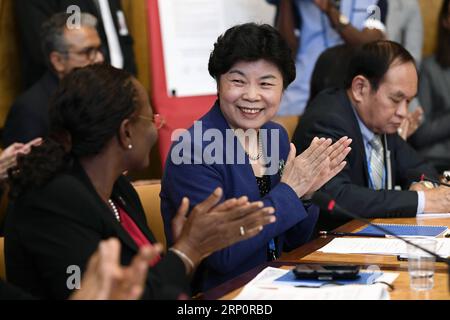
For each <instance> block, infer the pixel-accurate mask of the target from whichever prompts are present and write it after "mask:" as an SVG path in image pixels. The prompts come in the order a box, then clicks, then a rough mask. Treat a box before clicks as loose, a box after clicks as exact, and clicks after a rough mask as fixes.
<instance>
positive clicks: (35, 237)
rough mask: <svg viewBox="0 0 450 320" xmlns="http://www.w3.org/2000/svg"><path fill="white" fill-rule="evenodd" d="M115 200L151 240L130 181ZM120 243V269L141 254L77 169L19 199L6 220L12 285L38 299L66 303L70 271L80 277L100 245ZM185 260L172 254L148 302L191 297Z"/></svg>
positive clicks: (150, 287)
mask: <svg viewBox="0 0 450 320" xmlns="http://www.w3.org/2000/svg"><path fill="white" fill-rule="evenodd" d="M112 198H113V199H115V200H116V201H120V202H121V203H122V205H123V207H124V209H125V210H126V211H127V213H128V214H129V215H130V217H131V218H132V219H133V220H134V222H135V223H136V224H137V226H138V227H139V228H140V230H141V231H142V232H143V233H144V234H145V235H146V236H147V238H148V239H149V240H150V241H151V242H152V243H155V238H154V236H153V234H152V233H151V231H150V230H149V229H148V227H147V222H146V219H145V214H144V210H143V208H142V206H141V203H140V201H139V198H138V195H137V193H136V192H135V190H134V189H133V187H132V186H131V184H130V183H129V182H128V181H127V179H126V178H125V177H120V178H119V179H118V180H117V182H116V184H115V185H114V189H113V194H112ZM111 237H116V238H118V239H119V240H120V243H121V263H122V264H124V265H128V264H129V263H130V262H131V260H132V258H133V256H134V255H135V254H136V253H137V251H138V248H137V246H136V244H135V242H134V241H133V239H132V238H131V237H130V235H129V234H128V233H127V232H126V231H125V230H124V229H123V228H122V226H121V225H120V223H119V222H118V221H117V220H116V218H115V217H114V215H113V214H112V212H111V211H110V209H109V208H108V206H107V205H106V204H105V203H104V202H103V201H102V200H101V199H100V197H99V196H98V194H97V193H96V191H95V189H94V187H93V186H92V184H91V182H90V180H89V178H88V176H87V175H86V173H85V172H84V170H83V169H82V167H81V166H80V165H78V164H75V165H74V166H73V169H71V170H70V171H69V172H67V173H62V174H59V175H57V176H56V177H55V178H54V179H52V180H51V181H50V182H49V183H48V184H46V185H45V186H44V187H42V188H38V189H35V190H31V191H29V192H26V193H25V194H24V195H23V196H21V197H20V198H18V199H17V200H16V201H15V203H14V204H13V206H12V207H11V210H10V211H9V213H8V215H7V217H6V225H5V258H6V259H5V260H6V275H7V279H8V281H9V282H11V283H12V284H14V285H16V286H18V287H20V288H22V289H23V290H24V291H26V292H28V293H30V294H31V295H33V296H34V297H37V298H50V299H65V298H67V297H68V296H69V294H70V293H71V290H70V289H68V286H67V281H69V283H72V282H71V279H72V278H70V279H69V277H70V276H71V275H73V274H74V273H73V271H72V273H68V272H67V270H68V267H69V266H78V267H80V269H81V271H83V270H84V269H85V267H86V263H87V261H88V259H89V258H90V256H91V255H92V254H93V252H94V251H95V250H96V248H97V246H98V244H99V242H100V241H101V240H104V239H108V238H111ZM185 274H186V272H185V267H184V264H183V262H182V261H181V259H180V258H179V257H178V256H177V255H175V254H173V253H172V252H171V251H169V252H168V254H167V255H166V256H165V257H164V258H163V259H162V260H161V261H160V262H159V263H158V264H157V265H156V266H154V267H153V268H151V269H150V271H149V273H148V277H147V285H146V290H145V292H144V296H143V298H146V299H159V298H163V299H167V298H176V297H177V295H178V294H179V293H181V292H188V287H189V284H188V279H187V277H186V275H185Z"/></svg>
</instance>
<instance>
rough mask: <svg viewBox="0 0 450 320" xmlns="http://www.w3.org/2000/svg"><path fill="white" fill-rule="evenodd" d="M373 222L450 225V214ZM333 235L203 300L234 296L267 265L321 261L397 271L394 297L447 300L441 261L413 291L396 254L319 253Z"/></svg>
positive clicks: (348, 228)
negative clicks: (430, 282)
mask: <svg viewBox="0 0 450 320" xmlns="http://www.w3.org/2000/svg"><path fill="white" fill-rule="evenodd" d="M372 222H374V223H395V224H417V225H446V226H448V227H449V228H450V217H448V216H444V217H442V218H441V217H433V218H430V219H426V218H421V217H419V218H401V219H373V220H372ZM364 227H365V224H364V223H362V222H359V221H356V220H354V221H351V222H349V223H347V224H345V225H343V226H341V227H339V228H338V229H336V230H335V231H339V232H356V231H359V230H361V229H362V228H364ZM333 238H334V237H333V236H327V237H319V238H316V239H314V240H312V241H310V242H308V243H307V244H305V245H303V246H301V247H299V248H297V249H295V250H293V251H291V252H289V253H284V254H283V255H282V256H281V257H280V258H279V259H278V260H276V261H272V262H268V263H265V264H263V265H260V266H258V267H256V268H254V269H252V270H250V271H248V272H247V273H244V274H242V275H241V276H239V277H237V278H235V279H232V280H230V281H228V282H226V283H224V284H222V285H220V286H218V287H216V288H214V289H211V290H209V291H207V292H205V294H204V295H203V297H202V298H203V299H225V300H228V299H233V298H234V297H236V296H237V295H238V294H239V292H240V291H241V290H242V287H243V286H244V285H245V284H246V283H248V282H249V281H250V280H252V279H253V278H254V277H255V276H256V275H257V274H258V273H259V272H260V271H262V270H263V269H264V268H265V267H267V266H272V267H281V268H292V267H293V266H294V265H295V264H297V263H321V264H336V263H339V264H357V265H361V266H362V267H363V268H367V267H370V266H374V265H376V266H378V267H379V268H380V269H381V270H382V271H386V272H395V273H399V277H398V278H397V279H396V280H395V282H394V283H393V285H394V289H393V290H390V291H389V292H390V296H391V299H393V300H416V299H436V300H437V299H439V300H441V299H444V300H450V293H449V288H448V273H447V272H448V271H447V265H446V264H444V263H436V268H435V278H434V279H435V285H434V288H433V289H432V290H429V291H425V292H424V291H415V290H411V289H410V287H409V275H408V262H407V261H406V262H405V261H398V260H397V257H394V256H386V255H365V254H330V253H323V252H318V251H317V250H318V249H320V248H321V247H323V246H325V245H326V244H327V243H329V242H330V241H331V240H333Z"/></svg>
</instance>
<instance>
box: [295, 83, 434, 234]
mask: <svg viewBox="0 0 450 320" xmlns="http://www.w3.org/2000/svg"><path fill="white" fill-rule="evenodd" d="M315 136H319V137H326V138H331V139H333V141H336V140H338V139H339V138H341V137H343V136H348V137H350V138H352V139H353V142H352V145H351V147H352V151H351V152H350V154H349V155H348V157H347V162H348V165H347V166H346V167H345V168H344V170H343V171H342V172H341V173H339V174H338V175H337V176H336V177H334V178H333V179H331V180H330V181H329V182H328V183H327V184H326V185H325V186H324V187H323V191H325V192H327V193H329V194H331V195H332V196H333V197H334V198H335V199H336V201H337V203H338V204H340V205H341V206H342V207H344V208H346V209H348V210H351V211H352V212H355V213H357V214H359V215H360V216H362V217H366V218H388V217H390V218H393V217H413V216H415V215H416V212H417V201H418V200H417V198H418V196H417V193H416V192H412V191H395V190H382V191H374V190H372V189H369V173H368V169H367V162H366V152H365V149H364V144H363V137H362V134H361V130H360V128H359V124H358V121H357V118H356V116H355V113H354V112H353V109H352V106H351V103H350V100H349V98H348V96H347V94H346V92H345V90H338V89H328V90H325V91H323V92H321V93H320V94H319V95H318V96H317V98H316V99H314V100H313V101H312V103H311V105H310V106H308V107H307V108H306V110H305V113H304V114H303V115H302V117H301V118H300V123H299V124H298V127H297V129H296V130H295V133H294V138H293V142H294V144H295V145H296V147H297V150H298V152H301V151H303V150H305V149H306V148H307V147H308V146H309V144H310V143H311V140H312V139H313V138H314V137H315ZM386 138H387V146H386V145H385V146H384V148H385V150H386V147H387V149H388V150H390V154H391V166H392V171H391V172H392V186H396V185H400V186H401V187H402V188H403V189H407V188H408V187H409V185H410V184H411V182H413V181H411V179H412V177H411V172H412V171H416V170H417V172H422V173H425V174H428V175H430V176H436V172H435V171H434V169H433V168H431V167H430V166H429V165H427V164H426V163H425V162H424V161H423V159H422V158H421V157H420V156H419V155H418V154H417V153H416V152H415V151H414V150H413V149H412V148H411V147H410V146H409V145H408V144H407V143H406V142H405V141H404V140H403V139H401V138H400V136H399V135H397V134H390V135H387V136H386ZM385 154H386V152H385ZM385 163H387V159H385ZM386 180H387V179H386ZM345 221H348V219H343V218H342V217H332V216H330V214H329V213H321V215H320V218H319V224H318V226H319V228H325V229H331V228H333V227H336V226H338V225H339V224H343V223H344V222H345Z"/></svg>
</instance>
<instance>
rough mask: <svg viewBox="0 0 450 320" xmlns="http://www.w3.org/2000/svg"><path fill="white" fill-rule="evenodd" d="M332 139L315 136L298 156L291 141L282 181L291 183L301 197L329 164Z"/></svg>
mask: <svg viewBox="0 0 450 320" xmlns="http://www.w3.org/2000/svg"><path fill="white" fill-rule="evenodd" d="M331 142H332V141H331V139H325V138H320V139H319V138H317V137H315V138H314V139H313V140H312V142H311V144H310V146H309V147H308V149H306V150H305V151H303V152H302V153H301V154H300V155H298V156H297V157H296V156H295V154H296V149H295V146H294V145H293V144H292V143H291V150H290V152H289V155H288V158H287V161H286V166H285V167H284V171H283V176H282V177H281V182H283V183H286V184H287V185H289V186H290V187H291V188H292V189H293V190H294V192H295V193H296V194H297V196H298V197H299V198H301V197H303V196H304V195H305V194H306V193H307V192H308V191H309V190H310V189H311V187H312V186H313V184H314V182H315V181H316V178H317V177H318V176H319V175H320V173H321V172H322V170H324V169H325V168H326V167H327V166H329V161H330V160H329V158H328V156H329V155H330V153H331V150H330V148H329V147H330V146H331Z"/></svg>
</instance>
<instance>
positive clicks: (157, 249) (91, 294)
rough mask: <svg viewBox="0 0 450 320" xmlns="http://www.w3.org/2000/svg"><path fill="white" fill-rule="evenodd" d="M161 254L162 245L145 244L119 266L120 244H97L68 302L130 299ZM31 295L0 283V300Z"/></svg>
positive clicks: (136, 294) (112, 241)
mask: <svg viewBox="0 0 450 320" xmlns="http://www.w3.org/2000/svg"><path fill="white" fill-rule="evenodd" d="M161 252H162V246H161V245H160V244H156V245H155V246H153V247H150V246H148V245H146V246H143V247H141V248H140V249H139V252H138V253H137V254H136V256H135V257H134V258H133V261H132V262H131V264H130V266H128V267H122V266H121V265H120V261H119V259H120V242H119V241H118V240H117V239H114V238H111V239H108V240H104V241H101V242H100V244H99V246H98V248H97V250H96V251H95V253H94V254H93V255H92V257H91V258H90V259H89V262H88V266H87V268H86V271H85V273H84V275H83V279H81V283H80V288H79V289H78V290H77V291H75V292H74V293H73V294H72V295H71V296H70V299H71V300H134V299H138V298H139V297H140V296H141V295H142V293H143V291H144V285H145V278H146V276H147V270H148V267H149V263H150V262H151V261H152V260H153V259H155V258H156V257H157V256H158V255H159V254H161ZM33 299H35V298H34V297H32V296H31V295H29V294H27V293H25V292H24V291H22V290H20V289H19V288H17V287H15V286H13V285H11V284H9V283H7V282H4V281H2V280H0V300H33Z"/></svg>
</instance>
